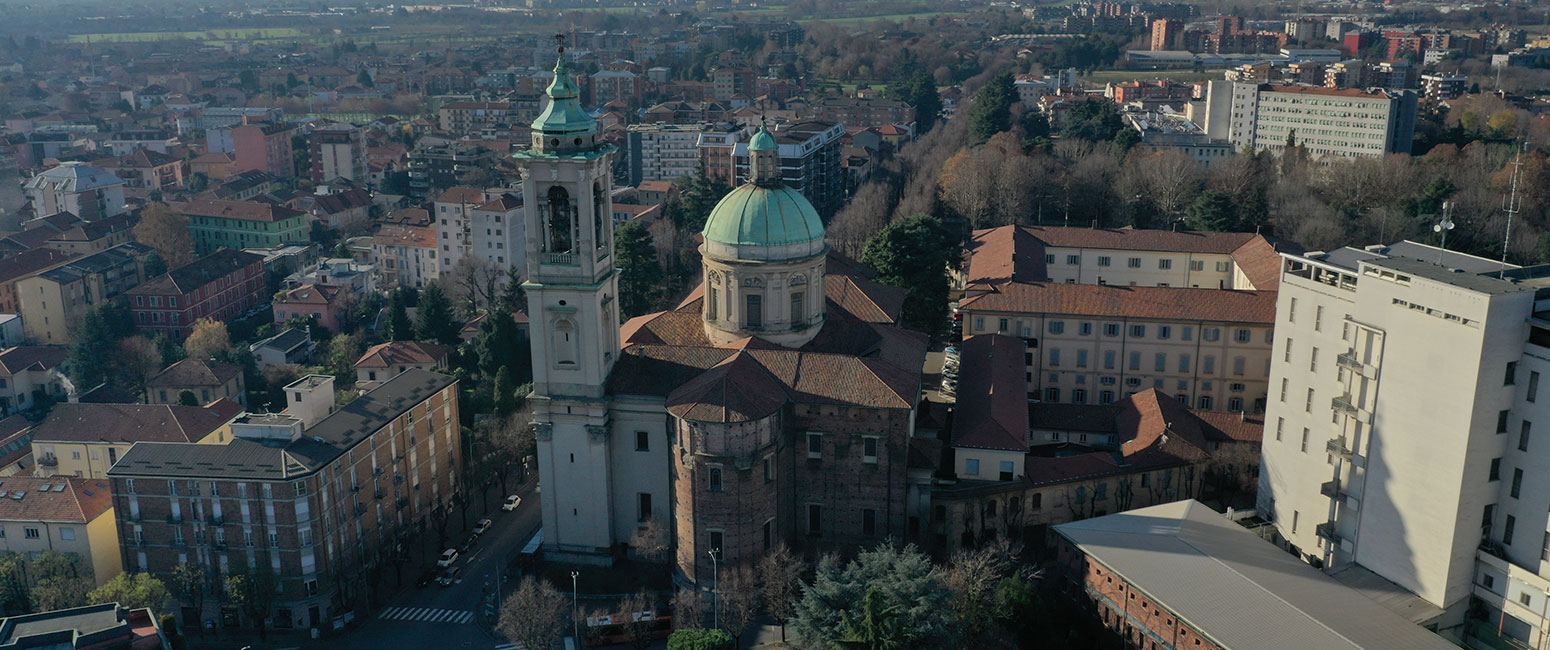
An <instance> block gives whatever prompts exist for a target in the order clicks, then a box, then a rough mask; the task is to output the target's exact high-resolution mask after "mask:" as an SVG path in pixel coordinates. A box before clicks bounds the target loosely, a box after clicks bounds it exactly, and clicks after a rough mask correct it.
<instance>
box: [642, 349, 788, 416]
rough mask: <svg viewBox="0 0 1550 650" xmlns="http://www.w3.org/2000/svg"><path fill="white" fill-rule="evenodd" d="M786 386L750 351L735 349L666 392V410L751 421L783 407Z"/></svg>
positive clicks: (681, 414) (684, 414) (682, 414)
mask: <svg viewBox="0 0 1550 650" xmlns="http://www.w3.org/2000/svg"><path fill="white" fill-rule="evenodd" d="M785 392H786V391H785V386H784V385H783V384H782V383H781V382H780V380H779V379H776V378H775V376H774V375H772V374H770V371H769V370H768V369H766V368H765V367H764V366H763V365H760V363H759V362H758V361H757V360H755V359H754V358H753V357H752V356H751V355H750V354H749V353H748V352H735V353H733V354H732V355H731V356H728V357H727V358H726V360H724V361H722V362H721V363H718V364H716V365H715V366H712V367H711V368H710V370H707V371H706V372H703V373H701V374H700V376H698V377H695V378H694V379H691V380H689V381H688V382H687V383H685V384H684V385H682V386H679V387H678V389H677V390H674V391H673V392H672V393H669V394H668V396H667V410H668V412H669V413H672V414H673V415H674V416H676V417H679V418H682V419H685V420H693V421H696V422H714V423H734V422H748V421H752V420H757V419H760V418H764V417H768V416H769V415H771V414H773V413H775V412H776V411H778V410H780V408H781V407H782V406H785V404H786V395H785Z"/></svg>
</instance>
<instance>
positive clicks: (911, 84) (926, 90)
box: [898, 50, 942, 135]
mask: <svg viewBox="0 0 1550 650" xmlns="http://www.w3.org/2000/svg"><path fill="white" fill-rule="evenodd" d="M905 51H906V52H908V51H909V50H905ZM903 69H905V70H908V69H909V68H903ZM898 96H899V99H900V100H903V101H905V102H908V103H909V104H910V105H911V106H914V107H915V133H916V135H925V134H926V132H928V131H930V130H931V129H932V127H935V126H936V123H937V121H938V120H940V119H941V117H942V96H941V95H940V94H938V93H937V90H936V81H935V80H933V79H932V78H931V74H930V73H928V72H926V71H925V70H923V69H916V70H915V73H914V74H913V75H911V76H910V77H909V79H908V80H907V81H905V82H904V83H903V84H901V85H900V87H899V93H898Z"/></svg>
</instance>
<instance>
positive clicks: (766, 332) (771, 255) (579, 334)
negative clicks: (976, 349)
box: [515, 53, 935, 584]
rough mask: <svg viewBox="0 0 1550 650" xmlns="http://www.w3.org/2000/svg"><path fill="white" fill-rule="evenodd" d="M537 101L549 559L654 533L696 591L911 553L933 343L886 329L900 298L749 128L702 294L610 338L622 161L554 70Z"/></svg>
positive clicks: (537, 362) (532, 217) (716, 215)
mask: <svg viewBox="0 0 1550 650" xmlns="http://www.w3.org/2000/svg"><path fill="white" fill-rule="evenodd" d="M547 92H548V94H549V96H550V98H551V101H550V103H549V106H548V108H547V109H546V110H545V111H544V112H543V113H542V114H541V115H540V116H539V117H538V119H537V120H536V121H535V122H534V123H533V126H532V137H533V141H532V146H531V147H530V149H529V150H528V151H526V152H522V153H519V154H516V155H515V158H516V159H517V162H518V163H519V165H520V166H521V168H522V173H523V181H522V190H523V194H524V196H525V197H527V199H526V200H525V201H524V219H525V220H526V233H527V234H526V247H527V249H526V252H527V269H526V271H527V281H526V282H525V284H524V287H525V288H526V290H527V297H528V314H529V316H530V318H531V319H532V324H531V341H532V346H533V375H534V397H533V403H534V405H535V407H534V409H535V412H534V417H535V423H536V426H537V429H538V465H539V474H540V480H541V481H542V485H543V495H542V503H543V520H544V524H543V526H544V551H545V553H546V555H547V556H549V557H551V558H556V559H562V560H567V561H580V562H592V563H599V564H607V563H610V562H611V561H612V559H613V558H616V557H621V556H622V555H624V554H626V553H628V552H629V551H630V549H629V548H628V545H629V542H630V540H631V539H632V537H633V536H634V535H635V533H636V531H637V530H638V529H640V528H641V527H643V526H645V525H646V524H647V522H655V523H657V524H659V525H661V526H663V527H664V528H666V529H667V530H669V531H670V533H671V535H672V546H673V548H674V549H675V552H676V556H675V559H676V566H677V569H678V572H677V578H678V579H679V580H680V581H681V582H685V583H693V584H702V583H708V581H709V580H710V578H711V571H712V562H713V560H712V557H713V556H714V557H715V561H716V562H720V563H721V564H723V565H724V566H726V565H737V564H740V563H745V562H752V561H757V560H758V558H759V557H760V556H762V554H763V553H764V552H765V551H766V550H768V549H769V548H771V547H772V546H774V545H776V544H781V543H783V544H785V545H787V546H789V547H792V548H793V549H795V550H797V551H798V552H801V553H806V554H808V555H809V556H816V555H817V554H820V553H825V552H831V551H835V552H845V551H850V550H854V549H855V548H858V547H862V546H867V545H871V544H876V543H878V542H881V541H883V540H885V539H888V538H893V539H895V540H909V539H913V538H916V537H918V536H919V534H920V531H921V529H922V527H923V526H925V525H926V523H927V522H926V517H927V515H928V509H929V497H930V476H931V473H932V471H933V470H934V469H935V466H934V464H933V462H928V461H924V460H922V459H927V458H932V460H934V458H933V457H934V454H925V453H912V451H916V452H918V451H919V449H917V448H918V447H920V446H922V445H923V443H925V446H927V447H929V446H930V443H934V442H935V441H934V440H931V441H922V440H921V439H919V438H916V436H915V422H916V412H917V407H918V405H919V399H920V397H919V396H920V380H921V366H922V363H923V360H924V356H925V351H926V343H927V341H926V337H925V335H923V334H921V333H918V332H914V331H911V330H907V329H904V328H902V327H900V326H899V324H898V318H899V312H900V308H901V306H902V304H903V299H904V293H905V292H904V290H902V289H898V288H894V287H889V286H885V285H882V284H880V283H877V282H875V281H874V280H872V279H871V275H870V273H869V272H867V271H866V270H865V269H863V268H862V267H860V266H859V265H857V264H855V263H854V262H851V261H849V260H847V259H845V258H843V257H841V256H839V255H837V254H835V253H833V252H832V251H830V250H829V249H828V246H827V245H826V244H825V243H824V230H823V224H822V221H821V220H820V219H819V217H818V214H817V212H816V211H815V210H814V209H813V206H812V205H811V204H810V203H808V201H807V199H806V198H804V197H803V196H802V195H801V194H800V193H799V192H796V191H795V190H792V189H790V188H788V187H785V186H784V185H783V184H782V183H781V181H780V175H779V169H778V164H779V161H778V151H777V149H778V147H777V145H776V143H775V140H774V138H773V137H772V136H771V135H770V134H769V133H768V132H767V131H765V130H763V129H761V130H760V132H759V133H758V134H756V135H755V136H754V137H753V139H752V140H751V141H750V147H749V148H750V156H751V163H750V167H751V169H750V176H751V178H752V179H753V180H752V181H751V182H749V183H748V184H746V185H744V186H742V187H739V188H737V189H735V190H733V191H732V192H731V193H730V194H728V196H727V197H726V198H725V199H723V200H722V201H721V202H720V203H719V204H718V205H717V206H716V208H715V209H714V210H713V211H712V214H711V216H710V218H709V219H708V221H707V223H706V226H705V230H704V232H703V235H704V238H705V242H704V244H703V245H702V247H701V253H702V257H703V260H704V262H703V269H702V276H701V279H702V282H701V285H700V287H699V288H698V289H696V290H695V291H694V292H693V293H692V294H691V295H690V296H689V297H688V298H687V299H685V300H684V301H683V302H682V303H681V304H679V305H678V306H676V307H675V308H673V309H671V310H668V311H664V312H660V313H656V314H650V315H646V316H641V317H638V318H634V319H631V320H630V321H629V322H626V323H624V324H623V325H622V326H621V324H620V319H619V312H618V281H617V273H618V270H617V269H616V268H615V267H614V265H613V255H612V253H613V221H612V219H611V218H610V215H611V214H612V209H611V204H610V201H609V196H610V194H611V190H612V182H611V176H610V173H609V170H610V169H611V164H610V159H611V156H612V155H613V153H614V151H613V147H612V145H609V144H606V143H602V142H600V141H599V140H598V126H597V123H596V122H595V121H594V120H593V119H592V118H591V117H590V116H589V115H588V114H587V113H586V112H585V111H583V110H582V108H581V105H580V103H579V101H578V100H577V97H578V95H579V93H578V92H577V89H576V86H575V84H574V82H573V80H572V79H571V76H570V74H569V70H568V63H567V62H566V60H565V58H564V56H563V53H562V55H561V57H560V61H559V63H558V64H557V65H556V67H555V80H554V82H553V83H552V84H551V85H550V86H549V88H548V91H547ZM912 459H915V461H916V462H915V463H913V464H912V463H911V460H912Z"/></svg>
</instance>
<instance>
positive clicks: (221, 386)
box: [145, 359, 248, 406]
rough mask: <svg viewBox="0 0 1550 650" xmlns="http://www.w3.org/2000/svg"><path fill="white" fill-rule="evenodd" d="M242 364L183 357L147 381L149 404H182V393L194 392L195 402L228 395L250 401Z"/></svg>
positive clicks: (213, 399) (233, 399)
mask: <svg viewBox="0 0 1550 650" xmlns="http://www.w3.org/2000/svg"><path fill="white" fill-rule="evenodd" d="M242 375H243V371H242V366H239V365H236V364H231V363H220V362H218V361H210V360H205V359H184V360H182V361H179V362H177V363H174V364H172V365H170V366H167V367H166V368H164V369H162V371H161V372H158V373H156V374H155V375H152V376H151V378H150V379H147V380H146V381H145V402H146V403H147V404H179V403H181V402H182V399H183V393H184V391H187V392H188V393H189V394H191V395H193V396H194V404H195V405H201V404H209V403H210V402H213V401H215V400H221V399H229V400H231V401H233V402H236V403H238V404H242V405H244V406H245V405H247V403H248V392H247V386H246V381H245V379H244V378H243V376H242Z"/></svg>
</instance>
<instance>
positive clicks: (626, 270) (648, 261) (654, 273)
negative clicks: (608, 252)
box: [614, 221, 665, 318]
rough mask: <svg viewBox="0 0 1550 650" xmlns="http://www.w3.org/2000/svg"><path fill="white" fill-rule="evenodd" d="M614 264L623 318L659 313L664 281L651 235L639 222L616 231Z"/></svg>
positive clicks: (627, 224)
mask: <svg viewBox="0 0 1550 650" xmlns="http://www.w3.org/2000/svg"><path fill="white" fill-rule="evenodd" d="M614 264H616V265H617V266H618V267H619V309H620V311H621V312H623V315H624V317H625V318H634V317H636V316H639V315H641V314H647V313H651V311H652V310H654V309H656V307H657V303H658V302H659V301H661V299H662V285H663V283H664V282H665V278H664V277H663V273H662V265H661V264H660V263H658V262H657V249H656V246H654V245H652V243H651V233H650V232H649V231H647V230H646V227H645V226H643V225H641V223H640V222H638V221H631V222H629V223H626V224H624V225H623V226H620V227H619V229H617V230H615V231H614Z"/></svg>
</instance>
